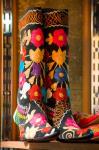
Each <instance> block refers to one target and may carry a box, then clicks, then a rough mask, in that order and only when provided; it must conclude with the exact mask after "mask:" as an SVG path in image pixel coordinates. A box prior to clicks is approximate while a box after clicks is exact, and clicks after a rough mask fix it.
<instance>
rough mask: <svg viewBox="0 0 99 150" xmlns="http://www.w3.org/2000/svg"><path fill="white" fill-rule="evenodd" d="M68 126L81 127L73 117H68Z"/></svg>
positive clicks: (66, 123)
mask: <svg viewBox="0 0 99 150" xmlns="http://www.w3.org/2000/svg"><path fill="white" fill-rule="evenodd" d="M65 125H66V126H73V127H75V128H79V126H78V125H77V124H76V122H75V120H74V119H73V118H69V117H68V118H67V119H66V121H65Z"/></svg>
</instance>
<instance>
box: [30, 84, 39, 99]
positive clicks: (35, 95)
mask: <svg viewBox="0 0 99 150" xmlns="http://www.w3.org/2000/svg"><path fill="white" fill-rule="evenodd" d="M28 94H29V97H30V100H31V101H33V100H38V101H40V100H41V98H42V94H41V91H40V88H39V86H38V85H33V86H32V87H31V89H30V90H29V91H28Z"/></svg>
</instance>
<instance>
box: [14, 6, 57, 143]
mask: <svg viewBox="0 0 99 150" xmlns="http://www.w3.org/2000/svg"><path fill="white" fill-rule="evenodd" d="M42 18H43V17H42V11H41V9H38V8H35V9H29V10H28V11H27V12H26V13H25V15H24V16H23V17H22V18H21V19H20V21H19V29H20V35H21V51H20V53H21V60H20V66H19V90H18V97H17V104H18V105H17V108H16V111H15V113H14V121H15V123H16V124H17V125H18V126H19V129H20V139H22V140H33V141H45V140H50V139H51V138H53V137H54V136H56V135H57V130H56V129H55V128H52V127H51V126H50V124H49V123H48V122H47V118H46V116H45V113H44V112H43V111H42V109H41V107H43V105H42V100H43V99H45V97H46V89H45V88H44V83H43V81H44V75H45V73H44V62H43V56H44V34H43V28H42Z"/></svg>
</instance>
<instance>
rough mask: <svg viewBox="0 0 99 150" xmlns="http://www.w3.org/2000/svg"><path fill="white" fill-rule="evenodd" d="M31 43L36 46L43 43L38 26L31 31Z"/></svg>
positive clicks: (42, 36)
mask: <svg viewBox="0 0 99 150" xmlns="http://www.w3.org/2000/svg"><path fill="white" fill-rule="evenodd" d="M31 43H33V44H34V45H35V46H36V47H40V46H42V45H44V34H43V32H42V30H41V29H40V28H38V29H35V30H33V31H32V33H31Z"/></svg>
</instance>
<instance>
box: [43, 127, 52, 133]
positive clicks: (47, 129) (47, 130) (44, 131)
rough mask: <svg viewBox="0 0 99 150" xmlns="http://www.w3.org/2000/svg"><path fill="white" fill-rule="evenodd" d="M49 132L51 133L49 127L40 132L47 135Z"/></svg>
mask: <svg viewBox="0 0 99 150" xmlns="http://www.w3.org/2000/svg"><path fill="white" fill-rule="evenodd" d="M49 131H51V127H45V128H43V129H42V130H41V132H42V133H48V132H49Z"/></svg>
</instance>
